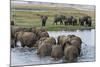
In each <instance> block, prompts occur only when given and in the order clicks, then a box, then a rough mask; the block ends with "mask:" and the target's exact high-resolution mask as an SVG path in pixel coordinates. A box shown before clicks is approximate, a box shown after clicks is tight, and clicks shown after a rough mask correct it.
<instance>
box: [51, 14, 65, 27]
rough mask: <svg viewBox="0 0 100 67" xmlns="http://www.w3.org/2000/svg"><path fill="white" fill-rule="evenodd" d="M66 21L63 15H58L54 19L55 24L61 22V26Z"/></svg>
mask: <svg viewBox="0 0 100 67" xmlns="http://www.w3.org/2000/svg"><path fill="white" fill-rule="evenodd" d="M64 19H65V16H63V15H59V16H58V15H56V16H55V17H54V22H53V24H56V25H57V23H58V22H60V24H63V20H64Z"/></svg>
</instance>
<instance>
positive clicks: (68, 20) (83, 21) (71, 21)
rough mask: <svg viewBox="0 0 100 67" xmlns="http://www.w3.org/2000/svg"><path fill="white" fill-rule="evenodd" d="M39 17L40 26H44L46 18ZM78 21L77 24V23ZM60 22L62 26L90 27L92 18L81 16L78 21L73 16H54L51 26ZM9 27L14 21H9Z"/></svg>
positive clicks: (43, 16)
mask: <svg viewBox="0 0 100 67" xmlns="http://www.w3.org/2000/svg"><path fill="white" fill-rule="evenodd" d="M40 17H41V22H42V26H46V22H47V19H48V16H45V15H42V16H40ZM78 21H79V23H78ZM59 22H60V24H64V25H65V26H66V25H73V26H75V25H78V24H79V25H81V26H91V25H92V18H91V17H90V16H83V17H80V18H79V20H78V19H76V18H75V17H74V16H69V17H66V16H64V15H56V16H55V17H54V21H53V24H56V25H57V24H58V23H59ZM11 25H14V21H11Z"/></svg>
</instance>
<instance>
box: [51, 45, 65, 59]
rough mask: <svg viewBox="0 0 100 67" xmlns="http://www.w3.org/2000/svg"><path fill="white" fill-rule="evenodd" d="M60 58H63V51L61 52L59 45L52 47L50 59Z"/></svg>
mask: <svg viewBox="0 0 100 67" xmlns="http://www.w3.org/2000/svg"><path fill="white" fill-rule="evenodd" d="M62 56H63V50H62V47H61V45H53V46H52V52H51V57H52V58H54V59H55V60H57V59H60V58H62Z"/></svg>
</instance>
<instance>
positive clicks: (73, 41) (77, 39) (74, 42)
mask: <svg viewBox="0 0 100 67" xmlns="http://www.w3.org/2000/svg"><path fill="white" fill-rule="evenodd" d="M70 43H71V44H72V45H73V46H75V47H77V48H78V53H79V55H80V52H81V44H82V40H81V38H80V37H78V36H76V37H73V38H72V39H71V41H70Z"/></svg>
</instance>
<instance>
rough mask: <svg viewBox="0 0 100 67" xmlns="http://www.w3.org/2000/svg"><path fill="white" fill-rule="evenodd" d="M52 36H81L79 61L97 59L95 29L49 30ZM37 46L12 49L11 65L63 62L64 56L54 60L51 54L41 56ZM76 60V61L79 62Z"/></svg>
mask: <svg viewBox="0 0 100 67" xmlns="http://www.w3.org/2000/svg"><path fill="white" fill-rule="evenodd" d="M48 33H49V35H50V36H51V37H55V38H56V39H57V37H58V36H59V35H66V36H67V35H69V34H74V35H77V36H79V37H81V39H82V41H83V42H84V43H85V44H87V45H85V44H84V43H83V44H82V52H81V56H80V57H78V61H77V62H92V61H95V46H96V43H95V30H94V29H91V30H76V31H48ZM19 44H20V43H19ZM36 53H37V51H36V49H35V48H30V49H29V48H27V47H26V48H21V47H18V48H14V49H11V66H19V65H40V64H54V63H63V58H62V59H60V60H57V61H55V60H53V58H51V57H50V56H48V57H44V58H40V57H38V56H37V54H36ZM77 62H76V63H77Z"/></svg>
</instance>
